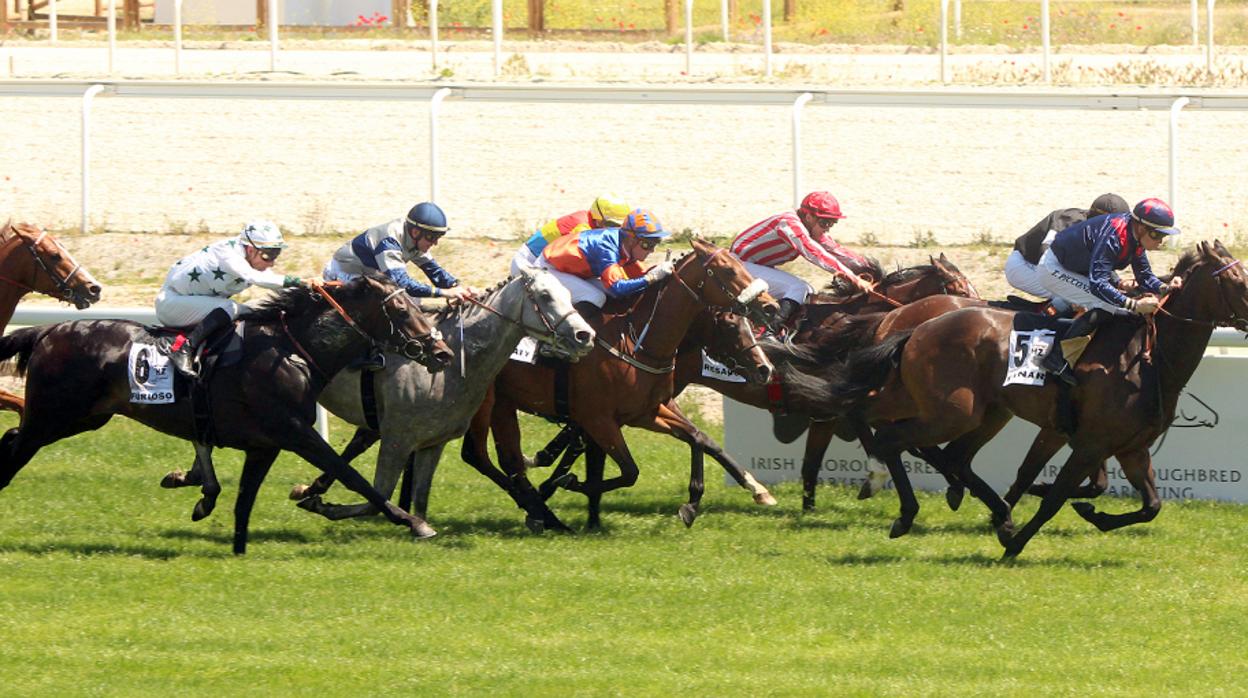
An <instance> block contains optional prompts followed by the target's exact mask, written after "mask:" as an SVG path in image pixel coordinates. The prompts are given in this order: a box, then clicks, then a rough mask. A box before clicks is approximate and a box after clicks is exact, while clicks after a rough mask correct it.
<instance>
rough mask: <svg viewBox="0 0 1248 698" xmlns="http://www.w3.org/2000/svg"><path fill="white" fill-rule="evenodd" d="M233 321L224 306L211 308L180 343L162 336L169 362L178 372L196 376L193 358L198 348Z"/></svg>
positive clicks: (195, 362) (196, 371)
mask: <svg viewBox="0 0 1248 698" xmlns="http://www.w3.org/2000/svg"><path fill="white" fill-rule="evenodd" d="M233 322H234V320H233V318H231V317H230V314H229V313H227V312H226V311H225V309H224V308H213V309H212V312H210V313H208V314H207V315H206V316H204V319H203V320H200V321H199V324H198V325H196V326H195V329H193V330H191V333H190V334H188V335H186V339H185V340H184V341H183V342H182V343H181V344H177V342H176V341H175V340H171V339H170V338H168V337H164V338H162V341H161V343H162V345H163V346H164V348H165V350H166V351H167V352H168V354H169V363H171V364H173V367H174V368H175V369H177V371H178V372H179V373H181V374H183V375H185V376H187V377H189V378H195V377H197V376H198V375H199V366H198V362H197V361H196V360H195V359H196V354H197V353H198V351H199V349H200V348H201V347H202V346H204V342H206V341H207V340H208V338H209V337H211V336H212V335H213V334H215V333H216V332H217V331H218V330H220V329H221V328H223V327H229V326H230V324H231V323H233ZM175 345H177V346H175Z"/></svg>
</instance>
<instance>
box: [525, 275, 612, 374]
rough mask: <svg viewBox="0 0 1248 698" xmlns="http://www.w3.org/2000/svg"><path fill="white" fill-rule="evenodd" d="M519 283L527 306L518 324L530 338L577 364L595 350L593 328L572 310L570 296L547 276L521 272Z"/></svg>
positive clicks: (552, 278) (553, 278)
mask: <svg viewBox="0 0 1248 698" xmlns="http://www.w3.org/2000/svg"><path fill="white" fill-rule="evenodd" d="M520 274H521V282H522V283H523V284H524V292H525V294H526V295H527V296H528V299H529V301H530V302H528V303H525V307H524V314H523V316H522V319H521V322H522V323H523V324H524V326H525V328H526V329H527V330H528V332H529V334H530V335H531V336H533V338H534V339H537V340H538V341H540V342H544V343H546V344H549V345H550V346H551V347H552V348H553V349H554V350H555V353H556V354H558V355H560V356H563V357H564V358H567V359H569V360H571V361H578V360H580V359H581V358H582V357H584V356H585V355H586V354H588V353H589V352H590V351H592V350H593V348H594V337H595V333H594V328H592V327H590V326H589V323H588V322H585V319H584V318H582V317H581V314H580V313H578V312H576V309H575V308H573V307H572V294H571V293H570V292H569V291H568V289H566V288H564V286H563V284H561V283H559V282H558V281H556V280H555V277H553V276H551V275H550V273H549V272H546V271H544V270H541V269H530V268H521V269H520Z"/></svg>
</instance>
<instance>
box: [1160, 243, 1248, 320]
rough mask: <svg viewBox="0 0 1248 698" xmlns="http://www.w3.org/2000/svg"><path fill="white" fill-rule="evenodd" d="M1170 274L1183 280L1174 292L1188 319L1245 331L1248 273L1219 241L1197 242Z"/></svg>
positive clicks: (1247, 317) (1247, 303)
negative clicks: (1193, 248)
mask: <svg viewBox="0 0 1248 698" xmlns="http://www.w3.org/2000/svg"><path fill="white" fill-rule="evenodd" d="M1172 276H1174V277H1181V278H1182V279H1183V285H1182V287H1181V288H1180V289H1179V290H1178V291H1176V292H1175V295H1176V296H1177V298H1176V301H1178V302H1179V303H1181V304H1182V307H1183V311H1182V312H1183V313H1184V314H1186V315H1189V317H1188V319H1192V320H1204V321H1206V322H1211V323H1213V324H1215V325H1221V326H1223V327H1235V328H1236V329H1239V330H1241V331H1244V332H1248V272H1245V270H1244V267H1243V264H1241V263H1240V261H1239V260H1238V259H1235V257H1233V256H1232V255H1231V253H1230V251H1229V250H1227V249H1226V247H1225V246H1224V245H1223V244H1222V242H1221V241H1219V240H1214V241H1213V242H1212V243H1208V242H1202V243H1199V244H1197V245H1196V250H1195V251H1194V252H1188V253H1187V254H1185V255H1183V257H1181V258H1180V259H1179V261H1178V263H1177V264H1176V265H1175V267H1174V273H1173V274H1172Z"/></svg>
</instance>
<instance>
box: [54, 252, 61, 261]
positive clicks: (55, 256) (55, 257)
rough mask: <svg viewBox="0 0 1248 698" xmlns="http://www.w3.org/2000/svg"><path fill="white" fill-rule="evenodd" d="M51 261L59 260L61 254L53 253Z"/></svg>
mask: <svg viewBox="0 0 1248 698" xmlns="http://www.w3.org/2000/svg"><path fill="white" fill-rule="evenodd" d="M52 261H53V262H59V261H61V255H59V254H54V255H52Z"/></svg>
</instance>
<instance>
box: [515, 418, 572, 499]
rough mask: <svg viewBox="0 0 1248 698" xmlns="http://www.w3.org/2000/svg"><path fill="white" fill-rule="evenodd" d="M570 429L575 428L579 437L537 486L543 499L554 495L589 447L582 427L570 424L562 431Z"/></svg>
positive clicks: (565, 450)
mask: <svg viewBox="0 0 1248 698" xmlns="http://www.w3.org/2000/svg"><path fill="white" fill-rule="evenodd" d="M568 429H574V432H573V433H575V434H576V435H577V437H578V438H577V439H576V441H575V442H573V443H571V444H569V445H568V446H567V447H566V448H565V449H564V450H563V455H562V456H561V457H560V458H559V464H558V465H556V466H555V469H554V470H552V471H550V476H549V477H547V478H546V479H545V480H543V481H542V484H540V485H538V486H537V491H538V494H540V495H541V496H542V499H543V500H547V499H550V498H551V496H552V495H554V493H555V490H558V489H559V486H560V485H562V484H563V482H564V480H565V478H567V476H568V473H570V472H572V466H573V465H576V459H577V458H580V457H581V454H583V453H585V451H586V449H587V448H588V446H587V445H586V443H585V433H584V432H583V431H581V430H580V427H574V426H573V425H571V424H569V425H568V426H566V427H564V428H563V431H561V432H560V433H561V434H562V433H564V432H567V431H568ZM556 438H558V437H556ZM525 462H526V463H527V462H528V459H525Z"/></svg>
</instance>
